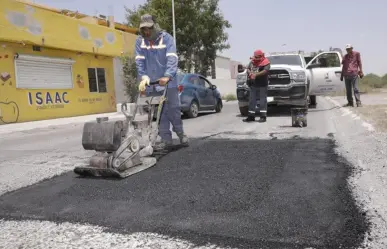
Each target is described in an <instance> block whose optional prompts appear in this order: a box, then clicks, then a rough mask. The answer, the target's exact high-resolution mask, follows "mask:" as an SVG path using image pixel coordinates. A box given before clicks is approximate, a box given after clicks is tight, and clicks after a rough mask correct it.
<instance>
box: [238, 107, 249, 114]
mask: <svg viewBox="0 0 387 249" xmlns="http://www.w3.org/2000/svg"><path fill="white" fill-rule="evenodd" d="M239 111H240V113H241V115H242V116H247V115H248V114H249V107H248V106H243V107H239Z"/></svg>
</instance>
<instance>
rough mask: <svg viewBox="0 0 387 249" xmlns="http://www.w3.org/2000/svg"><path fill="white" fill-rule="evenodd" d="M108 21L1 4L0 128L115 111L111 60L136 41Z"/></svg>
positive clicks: (127, 31)
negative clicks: (6, 125) (11, 124)
mask: <svg viewBox="0 0 387 249" xmlns="http://www.w3.org/2000/svg"><path fill="white" fill-rule="evenodd" d="M109 20H110V22H109V21H106V20H101V19H98V18H93V17H88V16H86V15H82V14H72V13H70V12H69V11H60V10H55V9H49V8H47V7H44V6H39V5H36V4H32V3H27V2H25V1H16V0H1V6H0V124H10V123H17V122H26V121H33V120H43V119H52V118H59V117H70V116H79V115H87V114H96V113H106V112H114V111H116V101H115V85H114V84H115V83H114V74H115V72H114V68H113V59H114V58H117V57H119V56H121V54H122V53H123V52H128V51H129V52H130V50H131V49H130V48H133V46H134V41H135V38H136V36H135V35H134V33H135V30H134V29H131V28H127V27H125V26H124V25H121V24H117V23H114V21H113V19H112V18H109ZM127 48H129V49H127Z"/></svg>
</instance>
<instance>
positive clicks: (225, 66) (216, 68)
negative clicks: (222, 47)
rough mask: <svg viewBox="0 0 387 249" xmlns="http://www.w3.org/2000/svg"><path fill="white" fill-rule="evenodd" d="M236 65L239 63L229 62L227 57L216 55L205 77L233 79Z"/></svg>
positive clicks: (236, 70) (236, 69)
mask: <svg viewBox="0 0 387 249" xmlns="http://www.w3.org/2000/svg"><path fill="white" fill-rule="evenodd" d="M238 64H241V63H240V62H238V61H234V60H231V58H229V57H226V56H222V55H218V56H217V57H216V59H215V63H214V65H213V66H212V68H211V71H210V72H209V73H208V75H207V77H208V78H210V79H235V78H236V75H237V73H238Z"/></svg>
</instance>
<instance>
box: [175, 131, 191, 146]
mask: <svg viewBox="0 0 387 249" xmlns="http://www.w3.org/2000/svg"><path fill="white" fill-rule="evenodd" d="M176 135H177V136H178V137H179V139H180V144H182V145H186V146H188V143H189V141H188V137H187V135H185V133H184V132H176Z"/></svg>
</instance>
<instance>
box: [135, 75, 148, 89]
mask: <svg viewBox="0 0 387 249" xmlns="http://www.w3.org/2000/svg"><path fill="white" fill-rule="evenodd" d="M149 83H150V78H149V77H148V76H146V75H143V76H142V77H141V82H140V85H139V86H138V90H139V91H140V92H143V91H145V89H146V86H149Z"/></svg>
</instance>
